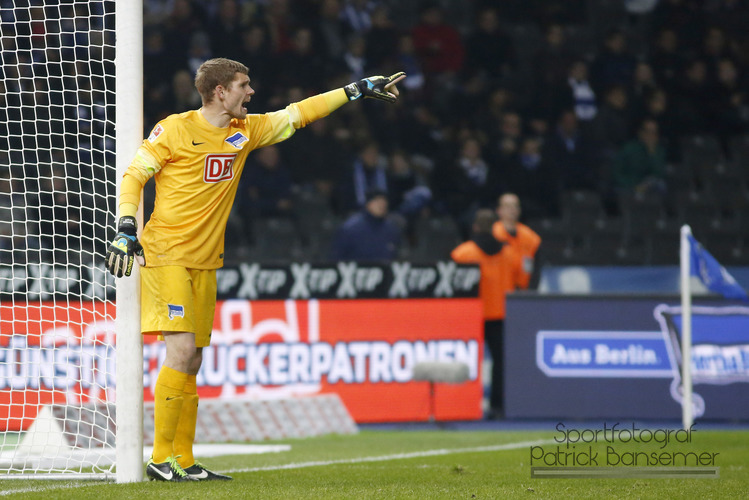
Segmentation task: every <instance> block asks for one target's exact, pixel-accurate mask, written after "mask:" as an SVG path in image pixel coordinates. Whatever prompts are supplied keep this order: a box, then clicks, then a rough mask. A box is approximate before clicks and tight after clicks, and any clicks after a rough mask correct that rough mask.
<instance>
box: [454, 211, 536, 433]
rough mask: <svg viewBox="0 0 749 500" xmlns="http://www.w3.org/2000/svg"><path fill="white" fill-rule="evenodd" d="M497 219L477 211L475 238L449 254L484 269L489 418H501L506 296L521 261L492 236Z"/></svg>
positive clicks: (518, 275)
mask: <svg viewBox="0 0 749 500" xmlns="http://www.w3.org/2000/svg"><path fill="white" fill-rule="evenodd" d="M496 220H497V218H496V216H495V215H494V213H493V212H492V211H491V210H487V209H481V210H478V211H477V212H476V218H475V219H474V223H473V236H472V239H471V240H469V241H466V242H464V243H461V244H460V245H458V247H457V248H455V250H453V251H452V253H451V254H450V256H451V257H452V259H453V260H454V261H455V262H459V263H464V264H468V263H474V264H478V265H479V268H480V270H481V281H480V282H479V296H480V297H481V300H482V302H483V304H484V341H485V344H486V346H487V347H488V349H489V352H490V353H491V356H492V360H493V363H492V381H491V393H490V399H489V402H490V406H491V409H490V411H489V418H496V417H499V416H500V415H501V414H502V412H503V407H504V405H503V402H502V399H503V391H502V385H503V382H504V377H503V370H502V368H503V366H502V365H503V351H504V341H503V337H504V318H505V297H506V294H507V292H511V291H513V290H515V289H516V288H517V287H518V285H519V283H520V281H519V280H520V278H521V269H520V259H519V258H518V257H517V255H516V254H515V251H514V249H513V248H512V247H511V246H510V245H508V244H506V243H504V242H501V241H498V240H497V239H495V238H494V237H493V236H492V225H493V224H494V222H495V221H496Z"/></svg>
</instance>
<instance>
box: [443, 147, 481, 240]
mask: <svg viewBox="0 0 749 500" xmlns="http://www.w3.org/2000/svg"><path fill="white" fill-rule="evenodd" d="M488 175H489V164H488V163H487V162H486V160H485V159H484V157H483V153H482V149H481V143H480V142H479V141H478V139H476V138H475V137H468V138H467V139H465V140H464V141H463V146H462V147H461V149H460V152H459V153H458V155H457V157H456V158H455V160H454V161H453V162H451V163H448V164H445V165H439V167H438V170H437V171H436V172H435V176H434V178H435V183H436V189H437V190H438V191H439V192H440V195H441V196H440V197H441V200H442V201H443V202H444V203H445V205H446V207H445V208H446V209H447V211H448V213H449V214H450V215H451V216H452V217H453V218H454V219H455V222H456V223H457V225H458V227H459V228H460V231H461V234H462V236H463V239H467V238H468V235H469V234H470V228H471V224H472V223H473V218H474V214H475V213H476V210H477V209H478V208H479V205H480V203H481V201H482V200H483V199H485V197H486V189H487V187H488V186H487V178H488Z"/></svg>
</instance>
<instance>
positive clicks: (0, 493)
mask: <svg viewBox="0 0 749 500" xmlns="http://www.w3.org/2000/svg"><path fill="white" fill-rule="evenodd" d="M94 484H96V483H93V482H91V481H87V482H84V483H69V484H59V483H58V484H56V485H55V486H53V487H51V488H46V487H41V488H33V487H32V488H21V489H20V490H7V491H0V497H4V496H9V495H15V494H17V493H21V494H22V493H39V492H42V491H54V490H69V489H73V488H83V487H84V486H91V485H94ZM99 484H102V483H99ZM103 484H112V483H103Z"/></svg>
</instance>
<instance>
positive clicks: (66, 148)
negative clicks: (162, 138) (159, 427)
mask: <svg viewBox="0 0 749 500" xmlns="http://www.w3.org/2000/svg"><path fill="white" fill-rule="evenodd" d="M132 3H133V4H139V2H132ZM0 51H1V52H0V61H1V63H2V64H1V65H0V72H1V75H2V76H1V77H0V100H1V101H2V102H1V103H0V476H2V477H6V478H7V477H11V478H20V477H32V478H39V477H56V476H59V477H66V478H70V477H86V476H94V477H102V476H109V475H111V474H112V473H113V472H114V467H115V460H116V454H115V442H116V439H115V423H116V421H115V406H114V403H115V393H114V389H115V378H116V377H115V334H114V332H115V314H116V311H115V286H114V283H115V280H114V279H113V278H112V277H111V276H109V275H108V274H107V272H106V270H105V268H104V262H103V254H104V252H105V251H106V246H107V241H108V239H109V238H111V236H112V235H111V234H108V228H110V227H111V226H112V223H113V221H114V219H115V209H116V207H115V203H116V181H117V177H118V175H117V166H116V162H115V146H116V143H115V2H114V1H101V0H99V1H96V0H0ZM137 133H138V134H139V135H140V134H141V133H142V131H140V130H138V131H137ZM141 396H142V393H141Z"/></svg>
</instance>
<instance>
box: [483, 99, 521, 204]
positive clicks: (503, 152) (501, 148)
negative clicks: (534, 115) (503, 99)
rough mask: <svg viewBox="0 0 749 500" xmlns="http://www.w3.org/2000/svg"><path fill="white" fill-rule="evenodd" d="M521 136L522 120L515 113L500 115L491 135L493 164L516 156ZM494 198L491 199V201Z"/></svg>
mask: <svg viewBox="0 0 749 500" xmlns="http://www.w3.org/2000/svg"><path fill="white" fill-rule="evenodd" d="M522 135H523V118H522V117H521V116H520V114H519V113H517V112H516V111H507V112H505V113H502V115H501V116H500V118H499V128H498V131H497V132H496V133H494V134H493V135H492V138H491V144H492V150H491V152H490V154H491V157H492V158H493V159H494V161H495V162H498V163H502V162H504V161H506V159H507V158H509V157H510V156H512V155H514V154H517V152H518V150H519V149H520V141H521V140H522ZM494 199H496V196H493V197H492V200H494Z"/></svg>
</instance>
